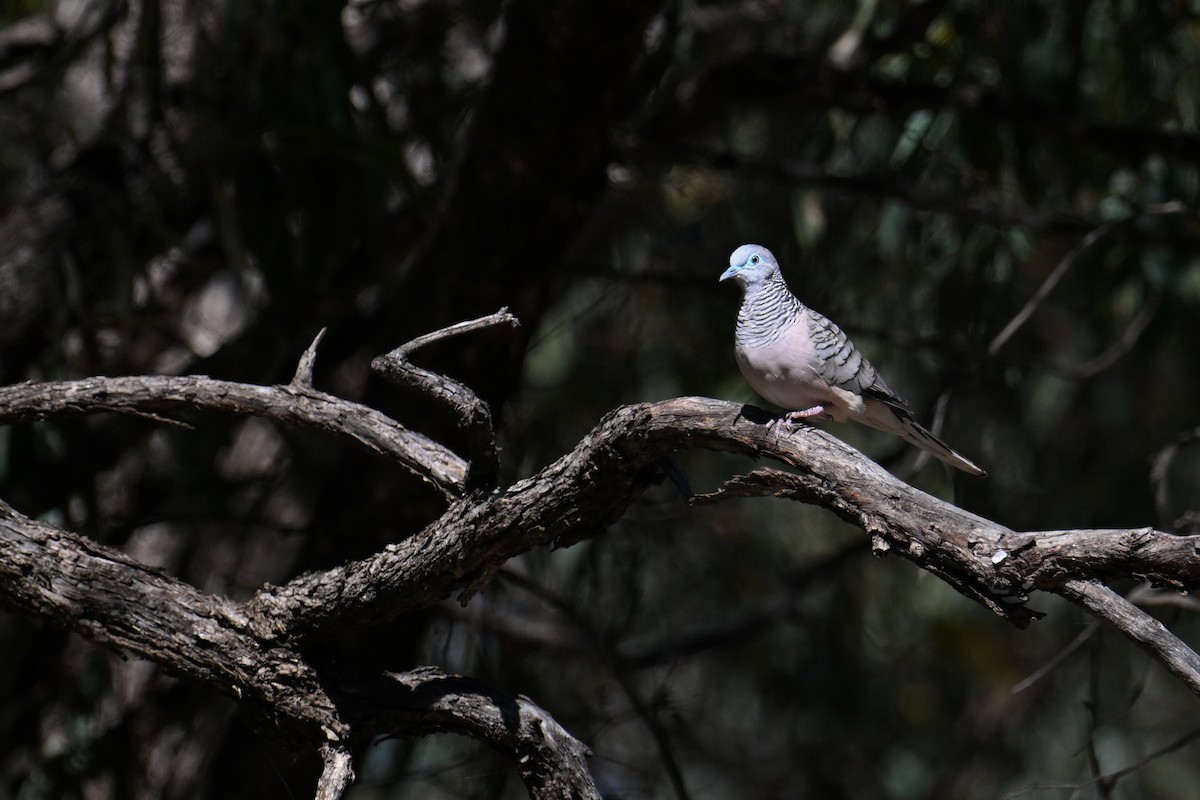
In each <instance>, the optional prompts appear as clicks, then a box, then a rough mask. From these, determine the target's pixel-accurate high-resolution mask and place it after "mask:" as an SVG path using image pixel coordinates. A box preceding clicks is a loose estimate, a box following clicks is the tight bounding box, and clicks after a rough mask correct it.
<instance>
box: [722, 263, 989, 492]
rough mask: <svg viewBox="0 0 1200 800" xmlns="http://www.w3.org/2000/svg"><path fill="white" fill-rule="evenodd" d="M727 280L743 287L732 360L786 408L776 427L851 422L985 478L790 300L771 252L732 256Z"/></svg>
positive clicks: (839, 338) (825, 325) (829, 327)
mask: <svg viewBox="0 0 1200 800" xmlns="http://www.w3.org/2000/svg"><path fill="white" fill-rule="evenodd" d="M729 279H732V280H733V281H734V282H736V283H737V284H738V285H739V286H740V287H741V289H742V306H741V308H740V309H738V317H737V333H736V336H735V338H734V345H735V347H734V355H735V356H736V358H737V363H738V366H739V367H740V368H741V370H742V375H744V376H745V377H746V380H747V381H748V382H749V384H750V385H751V386H752V387H753V388H754V391H756V392H758V393H759V394H760V395H762V396H763V397H764V398H766V399H767V400H769V401H771V402H772V403H774V404H775V405H777V406H780V407H781V408H783V409H785V410H787V413H786V414H785V415H784V416H783V417H782V419H781V420H778V421H777V423H778V424H781V425H785V426H786V425H791V423H793V422H794V421H795V420H798V419H807V418H813V417H816V418H823V419H832V420H834V421H835V422H845V421H846V420H848V419H852V420H854V421H855V422H861V423H863V424H864V425H869V426H871V427H872V428H877V429H879V430H881V431H886V432H887V433H892V434H895V435H896V436H899V437H900V438H901V439H903V440H904V441H906V442H908V443H909V444H912V445H916V446H917V447H919V448H921V449H922V450H924V451H925V452H927V453H929V454H930V455H932V456H934V457H935V458H938V459H941V460H942V461H945V462H946V463H947V464H949V465H950V466H952V467H957V468H958V469H961V470H962V471H963V472H969V473H970V474H972V475H986V474H987V473H986V472H984V471H983V470H982V469H980V468H979V467H978V466H976V465H975V464H973V463H971V461H970V460H969V459H967V458H965V457H964V456H962V455H960V454H959V453H956V452H954V450H953V449H951V448H950V446H949V445H947V444H946V443H945V442H943V441H942V440H941V439H938V438H937V437H936V436H934V435H933V434H932V433H930V432H929V431H927V430H925V429H924V428H922V427H921V426H920V425H919V424H918V423H917V421H916V420H915V419H913V416H912V413H911V412H910V411H909V410H908V404H907V403H905V402H904V400H903V399H902V398H901V397H900V395H898V394H896V392H895V391H894V390H893V389H892V387H890V386H888V385H887V383H886V382H885V381H884V380H883V378H882V377H881V376H880V375H879V373H878V372H876V371H875V368H874V367H872V366H871V365H870V363H869V362H868V361H867V360H866V359H865V358H863V356H862V353H860V352H859V351H858V348H857V347H855V346H854V343H853V342H851V341H850V338H849V337H848V336H846V334H845V333H843V332H842V329H841V328H839V327H838V326H837V325H835V324H834V323H832V322H831V321H829V320H828V319H826V318H825V317H823V316H821V315H820V314H818V313H817V312H816V311H813V310H812V309H811V308H808V307H807V306H805V305H804V304H803V303H801V302H800V301H799V300H797V299H796V296H795V295H794V294H792V292H791V290H790V289H788V285H787V283H786V282H784V280H783V274H782V273H781V272H780V271H779V264H778V263H777V262H776V261H775V256H773V255H771V251H770V250H768V249H767V248H765V247H762V246H760V245H757V244H744V245H742V246H741V247H739V248H738V249H737V250H734V251H733V255H731V256H730V257H729V269H727V270H725V272H723V273H722V274H721V280H722V281H724V280H729Z"/></svg>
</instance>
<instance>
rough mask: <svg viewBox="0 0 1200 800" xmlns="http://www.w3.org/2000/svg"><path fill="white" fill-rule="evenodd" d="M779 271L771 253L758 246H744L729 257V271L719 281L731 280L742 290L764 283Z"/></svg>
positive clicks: (722, 274)
mask: <svg viewBox="0 0 1200 800" xmlns="http://www.w3.org/2000/svg"><path fill="white" fill-rule="evenodd" d="M778 269H779V264H778V263H776V261H775V256H773V255H771V251H770V250H768V249H767V248H765V247H763V246H762V245H759V244H744V245H742V246H741V247H739V248H738V249H737V250H734V251H733V255H731V256H730V257H729V269H727V270H725V271H724V272H722V273H721V278H720V280H722V281H724V280H728V279H730V278H733V279H734V280H735V281H737V283H739V284H740V285H741V286H742V287H743V288H744V287H747V286H753V285H755V284H756V283H760V282H762V281H765V280H766V279H767V278H769V277H771V275H772V274H773V273H775V272H776V271H777V270H778Z"/></svg>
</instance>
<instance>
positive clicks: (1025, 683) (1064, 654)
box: [1012, 620, 1100, 694]
mask: <svg viewBox="0 0 1200 800" xmlns="http://www.w3.org/2000/svg"><path fill="white" fill-rule="evenodd" d="M1098 630H1100V623H1099V622H1097V621H1096V620H1092V621H1091V622H1089V623H1088V624H1087V626H1086V627H1085V628H1084V629H1083V630H1081V631H1080V632H1079V634H1078V635H1077V636H1076V637H1075V638H1074V639H1072V640H1071V642H1070V644H1068V645H1067V646H1066V647H1064V648H1063V649H1062V650H1060V651H1058V653H1057V654H1056V655H1055V656H1054V657H1053V658H1051V659H1050V660H1049V661H1047V662H1046V663H1045V664H1043V665H1042V666H1040V667H1038V668H1037V669H1036V670H1034V671H1033V672H1031V673H1030V674H1029V675H1027V676H1026V677H1025V678H1024V679H1023V680H1021V681H1020V682H1019V683H1017V684H1016V685H1015V686H1013V687H1012V693H1013V694H1018V693H1019V692H1023V691H1025V690H1026V689H1028V688H1029V687H1030V686H1033V685H1034V684H1035V683H1037V682H1038V681H1040V680H1041V679H1042V678H1044V677H1046V676H1047V675H1049V674H1050V673H1051V672H1053V671H1054V670H1056V669H1058V667H1059V665H1060V664H1062V663H1063V662H1065V661H1066V660H1067V659H1068V658H1070V657H1071V656H1072V655H1074V653H1075V651H1077V650H1078V649H1079V648H1081V647H1083V645H1084V643H1086V642H1087V640H1088V639H1090V638H1092V636H1094V635H1095V633H1096V631H1098Z"/></svg>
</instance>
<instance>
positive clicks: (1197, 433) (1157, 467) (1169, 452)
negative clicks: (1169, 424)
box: [1150, 428, 1200, 528]
mask: <svg viewBox="0 0 1200 800" xmlns="http://www.w3.org/2000/svg"><path fill="white" fill-rule="evenodd" d="M1197 442H1200V428H1193V429H1192V430H1190V431H1186V432H1185V433H1182V434H1180V435H1179V437H1177V438H1176V439H1175V441H1173V442H1171V443H1170V444H1169V445H1167V446H1166V447H1164V448H1162V449H1161V450H1159V451H1158V452H1157V453H1155V454H1154V459H1153V460H1152V461H1151V464H1150V487H1151V488H1152V489H1153V490H1154V507H1155V510H1156V511H1157V512H1158V524H1159V525H1162V526H1163V527H1164V528H1165V527H1166V526H1167V523H1168V522H1169V521H1170V519H1171V517H1173V516H1174V514H1172V513H1171V494H1170V491H1171V490H1170V486H1169V485H1168V484H1169V483H1170V482H1169V481H1168V480H1167V479H1168V477H1169V476H1170V473H1171V465H1172V464H1173V463H1174V462H1175V456H1177V455H1178V454H1179V451H1180V450H1181V449H1183V448H1184V447H1188V446H1190V445H1193V444H1196V443H1197Z"/></svg>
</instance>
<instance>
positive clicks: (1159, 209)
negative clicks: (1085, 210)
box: [988, 200, 1187, 356]
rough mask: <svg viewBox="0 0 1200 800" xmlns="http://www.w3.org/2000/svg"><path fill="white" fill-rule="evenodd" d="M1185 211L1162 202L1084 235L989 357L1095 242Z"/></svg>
mask: <svg viewBox="0 0 1200 800" xmlns="http://www.w3.org/2000/svg"><path fill="white" fill-rule="evenodd" d="M1185 211H1187V206H1185V205H1184V204H1183V203H1181V202H1179V201H1177V200H1175V201H1171V202H1169V203H1162V204H1160V205H1155V206H1146V207H1145V208H1141V209H1138V210H1137V211H1135V212H1134V213H1133V214H1130V215H1129V216H1128V217H1125V218H1123V219H1118V220H1112V221H1111V222H1106V223H1104V224H1103V225H1099V226H1097V227H1095V228H1093V229H1092V230H1091V231H1090V232H1089V233H1088V234H1087V236H1084V237H1083V239H1081V240H1080V241H1079V244H1077V245H1075V246H1074V247H1073V248H1071V251H1070V252H1069V253H1067V254H1066V255H1065V256H1063V257H1062V260H1060V261H1059V262H1058V265H1057V266H1056V267H1055V268H1054V269H1053V270H1051V272H1050V274H1049V275H1047V276H1046V280H1044V281H1043V282H1042V285H1041V286H1039V287H1038V290H1037V291H1036V292H1034V294H1033V296H1032V297H1030V298H1029V300H1028V301H1027V302H1026V303H1025V305H1024V306H1023V307H1022V308H1021V310H1020V311H1018V312H1017V313H1016V316H1014V317H1013V318H1012V319H1011V320H1009V321H1008V324H1007V325H1005V326H1004V328H1003V329H1002V330H1001V331H1000V333H998V334H996V337H995V338H994V339H992V343H991V344H989V345H988V355H989V356H994V355H996V353H998V352H1000V349H1001V348H1002V347H1004V345H1005V344H1006V343H1007V342H1008V340H1009V339H1011V338H1012V336H1013V334H1015V333H1016V332H1017V331H1018V330H1019V329H1020V328H1021V326H1022V325H1024V324H1025V322H1026V321H1027V320H1028V319H1029V318H1030V317H1031V316H1033V312H1034V311H1036V310H1037V308H1038V306H1040V305H1041V304H1042V302H1043V301H1044V300H1045V299H1046V298H1047V297H1048V296H1049V295H1050V293H1051V292H1052V291H1054V287H1056V286H1058V283H1059V281H1061V280H1062V279H1063V276H1064V275H1066V274H1067V272H1068V271H1069V270H1070V269H1071V268H1072V267H1073V266H1075V264H1076V263H1077V262H1078V261H1079V258H1080V257H1081V256H1082V255H1083V254H1084V253H1086V252H1087V251H1088V250H1090V249H1091V248H1092V246H1093V245H1095V244H1096V242H1098V241H1100V240H1101V239H1103V238H1104V237H1105V236H1107V235H1108V234H1110V233H1112V232H1113V231H1115V230H1117V229H1118V228H1121V227H1124V226H1126V225H1130V224H1132V223H1133V222H1136V221H1137V220H1139V219H1141V218H1142V217H1147V216H1157V215H1162V214H1182V213H1184V212H1185Z"/></svg>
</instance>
